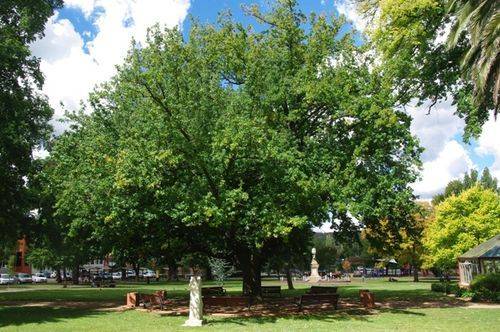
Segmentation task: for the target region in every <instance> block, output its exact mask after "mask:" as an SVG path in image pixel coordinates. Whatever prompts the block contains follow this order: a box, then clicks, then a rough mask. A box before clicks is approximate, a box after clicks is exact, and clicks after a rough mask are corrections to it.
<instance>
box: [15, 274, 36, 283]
mask: <svg viewBox="0 0 500 332" xmlns="http://www.w3.org/2000/svg"><path fill="white" fill-rule="evenodd" d="M15 278H16V282H17V283H18V284H31V283H32V282H33V279H32V278H31V275H30V274H28V273H18V274H17V275H16V277H15Z"/></svg>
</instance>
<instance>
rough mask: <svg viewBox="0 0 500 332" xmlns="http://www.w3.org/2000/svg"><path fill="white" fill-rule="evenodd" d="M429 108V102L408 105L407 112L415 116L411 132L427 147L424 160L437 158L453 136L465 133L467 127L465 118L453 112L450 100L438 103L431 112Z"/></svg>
mask: <svg viewBox="0 0 500 332" xmlns="http://www.w3.org/2000/svg"><path fill="white" fill-rule="evenodd" d="M428 108H429V102H427V103H425V104H423V105H421V106H418V107H417V106H408V107H406V110H407V113H408V114H410V115H411V117H412V118H413V120H412V123H411V127H410V129H411V132H412V133H413V134H414V135H416V136H417V137H418V138H419V140H420V144H421V145H422V146H423V147H425V151H424V153H423V155H422V161H424V162H425V161H429V160H433V159H435V158H436V157H437V156H438V154H439V153H440V152H441V151H442V150H443V148H444V146H445V145H446V144H447V143H448V142H449V141H450V140H451V139H453V137H455V136H457V135H461V134H462V133H463V129H464V127H465V122H464V120H463V119H460V118H459V117H458V116H456V115H455V114H453V113H454V111H455V107H454V106H452V105H451V101H450V100H448V101H444V102H439V103H437V104H436V105H435V106H434V107H433V108H432V109H431V111H430V113H429V112H428Z"/></svg>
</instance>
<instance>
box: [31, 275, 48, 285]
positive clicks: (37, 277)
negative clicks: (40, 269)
mask: <svg viewBox="0 0 500 332" xmlns="http://www.w3.org/2000/svg"><path fill="white" fill-rule="evenodd" d="M31 278H32V279H33V282H34V283H35V284H39V283H44V282H45V283H46V282H47V277H46V276H45V274H44V273H35V274H34V275H33V277H31Z"/></svg>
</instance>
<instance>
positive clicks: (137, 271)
mask: <svg viewBox="0 0 500 332" xmlns="http://www.w3.org/2000/svg"><path fill="white" fill-rule="evenodd" d="M134 271H135V281H139V263H136V264H134Z"/></svg>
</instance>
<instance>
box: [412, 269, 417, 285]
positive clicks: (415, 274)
mask: <svg viewBox="0 0 500 332" xmlns="http://www.w3.org/2000/svg"><path fill="white" fill-rule="evenodd" d="M412 267H413V282H418V268H417V267H416V266H415V265H413V266H412Z"/></svg>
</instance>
